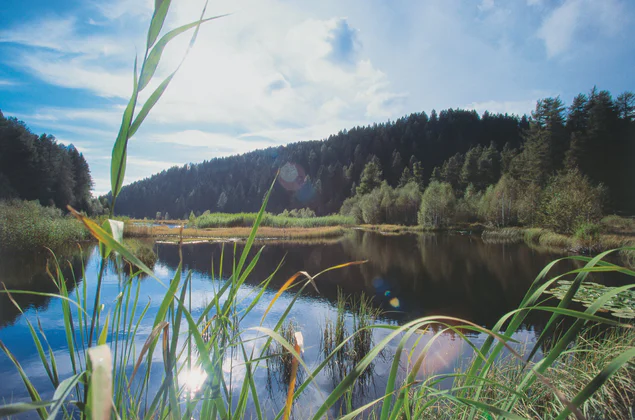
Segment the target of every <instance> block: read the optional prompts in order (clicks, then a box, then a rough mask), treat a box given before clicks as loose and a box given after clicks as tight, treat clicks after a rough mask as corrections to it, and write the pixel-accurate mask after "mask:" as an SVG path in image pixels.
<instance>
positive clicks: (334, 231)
mask: <svg viewBox="0 0 635 420" xmlns="http://www.w3.org/2000/svg"><path fill="white" fill-rule="evenodd" d="M346 232H347V229H346V228H344V227H341V226H324V227H289V228H279V227H263V228H260V229H258V232H257V235H256V237H257V238H260V239H263V238H266V239H321V238H336V237H340V236H342V235H344V234H345V233H346ZM250 233H251V228H246V227H229V228H206V229H196V228H185V229H183V233H182V236H183V238H185V239H186V240H187V239H189V240H205V239H207V240H209V239H246V238H248V237H249V234H250ZM125 236H126V237H132V238H160V239H168V240H170V239H171V240H175V239H178V238H180V236H181V234H180V233H179V229H174V228H168V227H167V226H135V225H132V226H130V227H127V228H126V231H125Z"/></svg>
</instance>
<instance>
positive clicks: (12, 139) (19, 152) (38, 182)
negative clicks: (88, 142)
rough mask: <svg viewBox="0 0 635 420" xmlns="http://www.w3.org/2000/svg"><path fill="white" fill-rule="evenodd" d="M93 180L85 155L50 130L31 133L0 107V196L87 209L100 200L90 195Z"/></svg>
mask: <svg viewBox="0 0 635 420" xmlns="http://www.w3.org/2000/svg"><path fill="white" fill-rule="evenodd" d="M92 187H93V180H92V177H91V175H90V169H89V167H88V163H86V159H84V156H83V155H82V154H81V153H80V152H79V151H77V149H76V148H75V147H74V146H73V145H69V146H64V145H61V144H58V143H57V141H56V140H55V137H53V136H52V135H50V134H42V135H40V136H38V135H36V134H33V133H32V132H31V131H30V130H29V128H28V127H27V126H26V125H25V124H24V123H23V122H22V121H18V120H17V119H15V118H11V117H9V118H5V116H4V115H3V114H2V112H1V111H0V200H2V199H24V200H29V201H33V200H37V201H39V202H40V204H42V205H44V206H55V207H58V208H60V209H64V210H66V206H67V205H68V204H70V205H71V206H73V207H75V208H76V209H79V210H82V211H86V212H89V213H94V212H99V211H100V209H101V203H100V202H99V201H98V200H95V199H93V198H92V196H91V192H90V191H91V189H92Z"/></svg>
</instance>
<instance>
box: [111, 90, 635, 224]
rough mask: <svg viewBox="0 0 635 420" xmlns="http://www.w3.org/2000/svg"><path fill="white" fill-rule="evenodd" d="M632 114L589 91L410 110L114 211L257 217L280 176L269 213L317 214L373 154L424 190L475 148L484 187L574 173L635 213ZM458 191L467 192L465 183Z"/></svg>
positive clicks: (246, 157)
mask: <svg viewBox="0 0 635 420" xmlns="http://www.w3.org/2000/svg"><path fill="white" fill-rule="evenodd" d="M634 110H635V98H634V96H633V94H632V93H630V92H627V93H623V94H621V95H619V96H618V98H617V99H613V97H612V96H611V94H610V93H609V92H607V91H598V90H597V89H595V88H594V89H593V90H592V91H591V92H590V93H589V94H588V95H583V94H580V95H578V96H576V97H575V98H574V100H573V101H572V104H571V105H570V106H569V107H565V105H564V103H563V102H562V101H561V100H560V99H559V98H547V99H543V100H540V101H538V103H537V105H536V110H535V111H534V112H533V113H532V116H531V117H527V116H522V117H518V116H515V115H507V114H505V115H501V114H491V113H488V112H485V113H484V114H483V115H479V114H478V113H476V112H475V111H468V110H460V109H457V110H454V109H448V110H444V111H441V112H439V113H437V112H435V111H434V110H433V111H432V112H431V113H430V115H428V114H426V113H425V112H421V113H413V114H410V115H408V116H404V117H402V118H399V119H398V120H396V121H392V122H391V121H389V122H386V123H381V124H373V125H372V126H366V127H355V128H352V129H350V130H343V131H340V132H339V133H337V134H335V135H332V136H330V137H329V138H328V139H325V140H322V141H303V142H297V143H292V144H289V145H287V146H280V147H276V148H269V149H265V150H256V151H253V152H250V153H246V154H243V155H239V156H231V157H226V158H218V159H212V160H210V161H205V162H202V163H199V164H189V165H185V166H182V167H173V168H170V169H168V170H165V171H163V172H161V173H158V174H156V175H153V176H151V177H150V178H148V179H144V180H141V181H138V182H135V183H132V184H130V185H128V186H126V187H124V188H123V190H122V192H121V194H120V195H119V197H118V199H117V213H120V214H125V215H129V216H132V217H138V218H141V217H155V215H156V213H157V212H161V213H162V214H165V213H166V212H167V213H168V214H169V216H170V217H177V218H180V217H187V215H189V213H190V211H193V212H194V213H197V214H199V213H202V212H204V211H206V210H210V211H213V212H214V211H223V212H230V213H231V212H242V211H255V210H257V208H258V207H259V206H260V203H261V200H262V197H263V194H264V192H265V191H266V190H267V188H268V187H269V185H270V184H271V182H272V180H273V177H274V176H275V174H276V172H277V171H278V170H279V169H280V170H281V174H280V178H279V182H277V183H276V186H275V187H274V191H273V193H272V196H271V198H270V201H269V206H268V210H269V211H271V212H273V213H278V212H282V211H283V210H284V209H292V208H305V207H309V208H311V209H313V210H314V211H315V212H316V213H317V214H318V215H324V214H330V213H335V212H338V211H339V209H340V207H341V205H342V203H343V202H344V200H345V199H346V198H348V197H350V196H351V195H352V194H353V193H354V190H355V188H356V186H357V185H358V184H359V181H360V175H361V173H362V171H363V170H364V167H365V165H366V164H367V163H368V162H370V161H371V160H373V158H374V157H377V160H378V161H379V164H380V167H381V172H382V175H383V179H385V180H386V181H387V182H388V184H389V185H391V186H396V185H397V184H398V183H399V180H400V179H401V177H402V175H403V173H404V169H406V168H407V172H408V173H410V172H411V171H412V169H413V166H414V165H415V164H416V163H417V162H418V167H419V168H421V167H422V168H423V169H422V170H421V171H420V174H419V176H420V177H422V180H421V181H422V183H423V184H426V183H427V182H428V180H429V179H430V177H431V176H434V177H436V178H439V179H440V180H443V181H447V182H450V183H452V180H451V179H444V176H445V177H446V178H447V177H449V176H451V174H450V172H451V170H452V168H451V167H452V165H453V164H454V165H456V164H457V163H460V165H461V168H456V169H457V170H459V171H460V170H461V169H462V167H463V165H464V164H465V156H466V153H467V152H468V151H469V150H471V149H473V151H472V154H474V153H473V152H475V151H478V153H483V151H488V153H490V155H491V154H492V152H493V155H495V158H494V159H495V160H496V162H495V164H494V165H493V166H494V167H495V169H494V170H493V171H492V172H491V174H490V178H492V179H489V180H488V181H487V182H488V183H490V184H491V183H495V182H496V181H497V179H498V178H500V176H501V174H502V173H503V172H505V171H510V172H511V173H512V175H513V176H516V177H519V178H526V177H531V178H532V180H535V181H536V182H538V183H542V184H544V183H545V182H546V180H547V179H548V178H549V177H550V176H551V175H553V174H555V173H556V172H557V171H558V170H560V169H563V168H565V167H578V168H579V169H580V170H581V171H582V173H584V174H585V175H587V176H588V177H589V178H590V180H591V181H592V182H594V183H596V184H598V183H602V184H604V185H605V186H606V187H608V190H609V192H610V198H609V201H608V203H609V207H610V210H612V211H624V212H633V210H634V209H635V199H634V198H633V191H632V179H634V178H633V177H634V175H635V171H634V169H633V166H635V165H632V158H633V157H634V156H635V128H634V127H635V124H634V122H633V120H634V117H635V112H634ZM478 146H481V147H478ZM468 155H469V154H468ZM476 158H478V156H477V157H476ZM476 158H475V159H476ZM435 168H437V170H436V171H435ZM433 171H434V173H433ZM457 179H458V178H457ZM468 181H469V182H470V183H472V180H468ZM454 186H455V187H457V188H459V189H461V188H462V189H464V188H466V186H467V183H466V184H465V185H460V183H457V185H454ZM484 186H486V185H483V187H484Z"/></svg>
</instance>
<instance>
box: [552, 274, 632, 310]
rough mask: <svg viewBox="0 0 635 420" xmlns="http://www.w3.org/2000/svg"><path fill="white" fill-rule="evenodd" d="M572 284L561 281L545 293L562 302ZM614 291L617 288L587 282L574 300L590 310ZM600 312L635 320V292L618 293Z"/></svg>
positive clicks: (581, 286) (567, 281)
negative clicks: (594, 304) (608, 293)
mask: <svg viewBox="0 0 635 420" xmlns="http://www.w3.org/2000/svg"><path fill="white" fill-rule="evenodd" d="M572 283H573V282H572V281H570V280H560V281H558V282H557V283H556V284H557V286H556V287H554V288H553V289H550V290H547V291H546V292H545V293H548V294H550V295H553V296H554V297H556V298H558V299H560V300H562V299H563V298H564V297H565V295H566V294H567V292H568V291H569V288H570V287H571V284H572ZM613 289H615V288H614V287H609V286H604V285H602V284H598V283H593V282H585V283H583V284H582V285H580V288H579V289H578V292H577V293H576V294H575V296H574V297H573V299H572V300H573V301H574V302H579V303H581V304H582V305H583V306H585V307H587V308H588V307H589V306H591V305H592V304H593V302H595V301H596V300H597V299H599V298H600V297H602V296H603V295H604V294H605V293H606V292H609V291H611V290H613ZM600 312H610V314H611V315H613V316H614V317H616V318H622V319H635V291H633V290H626V291H623V292H620V293H618V294H617V295H615V296H613V297H612V298H610V299H609V300H608V301H607V302H606V303H605V304H604V305H603V306H602V308H601V309H600Z"/></svg>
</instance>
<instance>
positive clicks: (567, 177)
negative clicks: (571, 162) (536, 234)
mask: <svg viewBox="0 0 635 420" xmlns="http://www.w3.org/2000/svg"><path fill="white" fill-rule="evenodd" d="M605 197H606V190H605V188H604V187H602V186H601V185H600V186H597V187H594V186H593V185H591V183H590V181H589V179H588V178H587V177H586V176H584V175H582V174H581V173H580V171H579V170H577V169H574V170H569V171H565V172H562V173H560V174H558V175H557V176H555V177H553V178H552V179H551V181H550V182H549V185H547V188H546V189H545V191H544V194H543V199H542V203H541V213H542V215H541V223H542V225H543V226H545V227H548V228H551V229H553V230H555V231H557V232H562V233H574V232H575V230H576V229H577V228H578V226H580V225H581V224H583V223H597V222H599V221H600V219H601V218H602V207H603V204H604V201H605Z"/></svg>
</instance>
